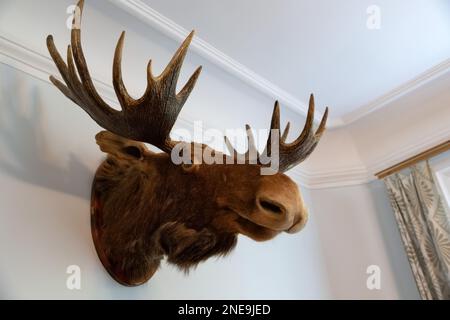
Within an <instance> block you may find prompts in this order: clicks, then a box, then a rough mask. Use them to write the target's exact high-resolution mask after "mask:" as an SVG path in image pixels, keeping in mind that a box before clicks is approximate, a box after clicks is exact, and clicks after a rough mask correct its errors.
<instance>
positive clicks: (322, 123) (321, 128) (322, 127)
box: [315, 107, 328, 138]
mask: <svg viewBox="0 0 450 320" xmlns="http://www.w3.org/2000/svg"><path fill="white" fill-rule="evenodd" d="M327 120H328V107H326V108H325V113H324V114H323V116H322V120H321V121H320V125H319V128H318V129H317V131H316V133H315V136H316V137H318V138H320V136H322V134H323V133H324V131H325V126H326V124H327Z"/></svg>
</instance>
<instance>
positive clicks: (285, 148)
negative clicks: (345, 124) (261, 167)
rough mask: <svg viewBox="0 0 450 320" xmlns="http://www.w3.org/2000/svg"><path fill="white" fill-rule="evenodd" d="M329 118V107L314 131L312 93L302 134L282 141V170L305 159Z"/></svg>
mask: <svg viewBox="0 0 450 320" xmlns="http://www.w3.org/2000/svg"><path fill="white" fill-rule="evenodd" d="M327 118H328V108H327V109H326V110H325V113H324V115H323V117H322V120H321V122H320V125H319V128H318V129H317V131H316V132H315V133H314V131H313V125H314V96H313V95H312V94H311V96H310V99H309V108H308V115H307V117H306V122H305V126H304V128H303V130H302V133H301V134H300V136H299V137H298V138H297V139H295V140H294V141H293V142H292V143H285V142H284V141H280V159H279V164H280V168H279V169H280V171H282V172H284V171H287V170H289V169H290V168H292V167H294V166H295V165H297V164H298V163H300V162H302V161H303V160H305V159H306V158H307V157H308V156H309V155H310V154H311V153H312V152H313V151H314V149H315V147H316V146H317V144H318V142H319V140H320V137H321V136H322V134H323V132H324V131H325V125H326V122H327Z"/></svg>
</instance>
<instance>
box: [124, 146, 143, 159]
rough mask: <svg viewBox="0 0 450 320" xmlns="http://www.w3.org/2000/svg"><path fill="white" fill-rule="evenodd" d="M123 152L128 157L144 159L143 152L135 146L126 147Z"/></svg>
mask: <svg viewBox="0 0 450 320" xmlns="http://www.w3.org/2000/svg"><path fill="white" fill-rule="evenodd" d="M123 152H124V153H126V154H127V155H130V156H132V157H133V158H136V159H141V157H142V153H141V150H140V149H139V148H138V147H135V146H128V147H125V148H123Z"/></svg>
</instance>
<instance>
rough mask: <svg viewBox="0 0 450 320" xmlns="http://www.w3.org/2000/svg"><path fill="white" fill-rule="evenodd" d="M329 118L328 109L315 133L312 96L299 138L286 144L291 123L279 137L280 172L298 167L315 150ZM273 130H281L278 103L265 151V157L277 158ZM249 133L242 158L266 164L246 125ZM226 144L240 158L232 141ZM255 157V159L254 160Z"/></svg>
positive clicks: (273, 114)
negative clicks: (273, 149) (274, 149)
mask: <svg viewBox="0 0 450 320" xmlns="http://www.w3.org/2000/svg"><path fill="white" fill-rule="evenodd" d="M327 118H328V107H327V108H326V109H325V113H324V114H323V117H322V120H321V121H320V124H319V127H318V128H317V130H316V131H315V132H314V131H313V126H314V95H312V94H311V96H310V98H309V108H308V115H307V117H306V123H305V126H304V128H303V131H302V133H301V134H300V135H299V136H298V138H297V139H295V140H294V141H292V142H290V143H286V138H287V136H288V134H289V128H290V123H289V122H288V123H287V125H286V127H285V129H284V130H283V134H282V135H281V137H279V139H278V141H277V142H276V143H278V146H279V148H278V157H279V171H280V172H285V171H287V170H289V169H291V168H292V167H294V166H296V165H297V164H299V163H300V162H302V161H303V160H305V159H306V158H307V157H308V156H309V155H310V154H311V153H312V152H313V151H314V148H315V147H316V146H317V144H318V143H319V140H320V137H321V136H322V134H323V132H324V131H325V125H326V122H327ZM272 130H278V132H279V130H280V106H279V103H278V101H276V102H275V106H274V108H273V113H272V121H271V124H270V132H269V137H268V138H267V143H266V147H265V149H264V152H263V155H264V156H267V157H272V156H276V155H273V154H272V132H273V131H272ZM246 131H247V141H248V142H247V146H248V147H247V152H246V153H245V154H241V155H240V156H241V157H243V158H244V159H245V161H252V160H253V161H256V163H258V164H265V161H264V160H262V156H263V155H261V154H259V153H258V151H257V149H256V145H255V139H254V137H253V133H252V130H251V127H250V126H249V125H248V124H247V125H246ZM225 144H226V146H227V148H228V150H229V151H230V153H231V155H233V156H235V157H238V156H239V155H238V152H237V151H236V149H234V148H233V146H232V145H231V143H230V141H229V140H228V138H227V137H225ZM252 156H253V157H255V158H252Z"/></svg>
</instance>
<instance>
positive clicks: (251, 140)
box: [245, 124, 259, 160]
mask: <svg viewBox="0 0 450 320" xmlns="http://www.w3.org/2000/svg"><path fill="white" fill-rule="evenodd" d="M245 131H246V133H247V152H246V153H245V159H247V160H258V159H259V153H258V148H257V147H256V143H255V137H254V136H253V132H252V128H251V127H250V126H249V125H248V124H246V125H245ZM251 156H253V157H254V159H253V158H252V159H250V157H251Z"/></svg>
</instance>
